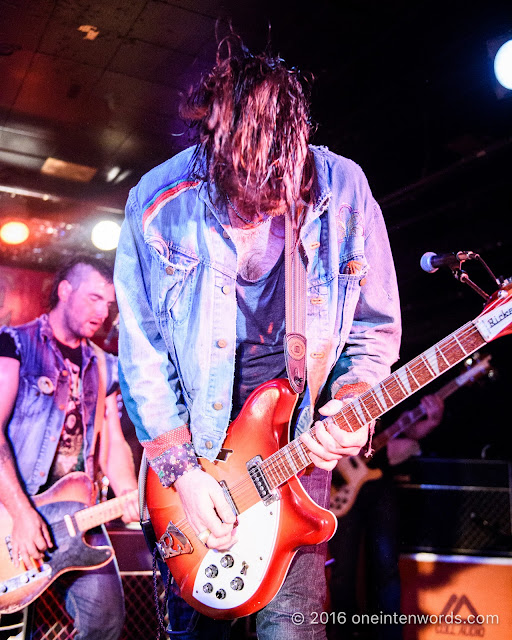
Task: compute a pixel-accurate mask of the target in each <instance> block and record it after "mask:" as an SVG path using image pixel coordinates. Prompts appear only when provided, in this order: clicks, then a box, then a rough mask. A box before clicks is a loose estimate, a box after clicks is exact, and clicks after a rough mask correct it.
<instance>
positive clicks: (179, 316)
mask: <svg viewBox="0 0 512 640" xmlns="http://www.w3.org/2000/svg"><path fill="white" fill-rule="evenodd" d="M151 249H152V254H153V264H152V269H153V270H154V272H155V273H153V274H152V275H154V276H156V277H152V278H151V280H152V282H156V283H158V285H157V286H158V290H157V291H153V292H152V294H153V308H154V309H155V305H156V309H157V310H158V314H159V315H164V316H168V317H169V318H170V319H171V320H172V322H173V323H174V324H181V323H183V322H184V321H185V320H186V319H187V318H188V316H189V314H190V310H191V308H192V300H193V296H194V290H195V282H196V272H197V269H196V267H197V265H198V264H199V259H198V258H194V257H192V256H188V255H186V254H184V253H181V252H179V251H176V250H174V249H172V248H171V249H170V250H169V252H168V255H162V254H161V253H160V251H159V249H157V248H155V247H154V246H152V247H151Z"/></svg>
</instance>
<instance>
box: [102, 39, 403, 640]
mask: <svg viewBox="0 0 512 640" xmlns="http://www.w3.org/2000/svg"><path fill="white" fill-rule="evenodd" d="M182 115H183V116H184V117H185V119H186V120H187V121H188V122H189V123H190V124H191V125H192V127H194V128H195V131H196V133H197V137H196V140H197V145H196V146H195V147H192V148H190V149H187V150H185V151H183V152H181V153H179V154H178V155H177V156H175V157H174V158H172V159H171V160H169V161H167V162H166V163H164V164H162V165H160V166H159V167H156V168H155V169H153V170H152V171H150V172H149V173H148V174H146V175H145V176H144V177H143V178H142V180H141V181H140V182H139V184H138V185H137V186H136V187H134V188H133V189H132V191H131V193H130V196H129V199H128V202H127V207H126V220H125V223H124V225H123V230H122V233H121V240H120V244H119V247H118V252H117V257H116V268H115V284H116V293H117V295H118V302H119V307H120V318H121V322H120V352H119V355H120V383H121V389H122V392H123V397H124V400H125V403H126V407H127V409H128V412H129V414H130V417H131V419H132V421H133V422H134V424H135V427H136V430H137V434H138V437H139V440H140V441H141V443H142V445H143V446H144V449H145V452H146V456H147V459H148V461H149V464H150V466H151V467H152V469H153V470H154V471H155V472H156V473H157V474H158V477H159V479H160V481H161V483H162V484H163V485H164V486H165V487H169V486H171V485H173V486H174V487H175V488H176V490H177V492H178V494H179V496H180V498H181V502H182V504H183V508H184V510H185V514H186V517H187V520H188V522H189V523H190V525H191V528H192V529H193V531H194V532H195V533H196V535H199V539H200V540H201V541H203V542H204V543H205V544H206V545H207V546H208V547H209V548H210V549H228V548H229V547H230V546H231V545H233V544H234V542H235V540H236V526H234V525H235V515H234V513H233V510H232V508H231V507H230V506H229V505H228V502H227V501H226V499H225V497H224V493H223V491H222V489H221V487H220V486H219V484H218V483H217V482H216V481H214V480H213V478H212V477H211V476H209V475H208V474H206V473H205V472H204V471H203V470H202V469H201V467H200V466H199V464H198V461H197V456H202V457H204V458H206V459H208V460H210V461H212V460H215V458H216V456H217V455H218V453H219V450H220V449H221V447H222V443H223V440H224V437H225V434H226V430H227V427H228V424H229V422H230V421H231V420H233V419H234V418H235V417H236V416H237V415H238V413H239V412H240V409H241V407H242V406H243V404H244V402H245V400H246V399H247V397H248V396H249V394H250V393H251V392H252V391H253V390H254V389H255V388H257V387H258V386H259V385H260V384H261V383H263V382H265V381H266V380H269V379H274V378H283V377H286V366H285V357H284V350H283V337H284V333H285V303H284V300H285V293H284V264H283V262H284V260H283V254H284V230H285V217H286V216H288V217H291V218H292V219H293V223H294V224H295V227H296V228H297V229H298V236H299V243H298V244H299V245H300V247H299V248H300V251H301V255H302V259H303V262H304V263H305V266H306V280H307V298H306V302H305V308H304V310H303V311H304V315H305V322H306V327H305V334H306V338H307V372H308V373H307V389H306V394H305V396H304V398H303V400H302V405H303V407H304V410H303V411H302V414H301V417H300V419H299V421H298V424H297V425H296V427H295V436H300V437H301V438H302V441H303V443H304V444H305V445H306V446H307V448H308V449H309V457H310V459H311V461H312V462H313V463H314V465H315V466H314V470H312V471H311V472H310V473H308V474H306V475H305V476H304V477H303V478H302V479H301V481H302V484H303V486H304V487H305V489H306V490H307V491H308V493H309V495H310V496H311V497H313V499H314V500H315V501H316V502H318V503H319V504H321V505H323V506H326V505H327V504H328V497H329V483H330V474H329V471H330V470H331V469H332V468H333V467H334V465H335V464H336V461H337V460H338V459H339V458H340V456H342V455H354V454H356V453H357V452H359V450H360V448H361V447H362V446H363V445H364V444H365V443H366V441H367V439H368V427H367V426H363V427H362V428H361V429H359V430H358V431H356V432H354V433H347V432H345V431H342V430H341V429H339V428H338V427H337V426H334V425H332V426H329V428H328V429H327V428H326V427H325V426H324V425H323V424H322V423H321V422H317V423H316V440H314V439H313V438H312V437H311V435H309V434H308V433H307V432H306V431H307V429H308V428H309V427H310V426H311V424H312V419H313V412H314V411H315V410H318V411H320V412H321V413H323V415H333V414H335V413H337V412H338V411H339V409H340V407H341V406H342V403H343V401H342V400H341V399H340V398H341V397H344V396H346V395H347V394H349V393H352V394H358V393H361V392H362V391H363V390H364V389H367V388H368V385H371V384H375V383H376V382H378V381H379V380H381V379H382V378H384V377H385V376H386V375H387V374H388V372H389V368H390V365H391V364H392V363H393V362H394V361H395V360H396V358H397V352H398V342H399V334H400V320H399V305H398V293H397V287H396V279H395V272H394V268H393V262H392V258H391V252H390V249H389V243H388V240H387V234H386V230H385V227H384V223H383V220H382V215H381V212H380V209H379V207H378V205H377V204H376V202H375V200H374V199H373V197H372V195H371V192H370V189H369V187H368V184H367V181H366V178H365V176H364V174H363V173H362V171H361V170H360V168H359V167H358V166H357V165H355V164H354V163H353V162H351V161H349V160H347V159H345V158H342V157H340V156H337V155H335V154H333V153H331V152H330V151H328V150H327V149H325V148H320V147H313V146H311V145H309V144H308V142H309V132H310V120H309V100H308V97H307V88H306V83H305V81H304V79H303V78H302V76H301V74H300V73H299V72H298V71H297V70H296V69H288V68H287V67H286V66H285V64H284V62H283V60H281V59H280V58H274V57H271V56H270V55H267V54H264V55H257V56H254V55H252V54H251V53H250V52H248V51H247V49H246V48H245V47H244V46H243V45H242V43H241V42H240V41H239V39H238V38H237V36H236V35H235V34H231V35H230V36H228V37H227V38H226V39H225V40H224V41H223V42H221V43H220V45H219V49H218V54H217V64H216V65H215V67H214V69H213V70H212V71H211V73H210V74H209V75H207V76H206V77H205V78H204V79H203V81H202V82H201V84H200V85H199V86H198V88H197V89H196V90H195V91H194V92H193V93H192V94H191V95H190V97H189V99H188V101H187V103H186V105H185V106H184V109H183V112H182ZM336 363H338V365H337V367H336V371H337V375H336V377H334V378H330V379H329V380H328V378H329V373H330V372H331V370H333V368H334V365H335V364H336ZM248 437H250V435H248ZM324 559H325V545H320V546H318V547H309V548H302V549H300V550H299V552H298V553H297V555H296V556H295V558H294V560H293V563H292V565H291V568H290V571H289V572H288V576H287V578H286V580H285V582H284V584H283V585H282V587H281V590H280V591H279V593H278V594H277V595H276V597H275V598H274V599H273V600H272V601H271V602H270V603H269V604H268V605H267V606H266V607H264V608H263V609H262V610H261V611H260V612H259V613H258V614H257V633H258V637H259V638H261V639H265V640H270V639H272V640H282V639H291V638H294V639H295V638H313V637H315V638H316V637H318V638H323V637H325V630H324V627H323V626H322V624H314V618H313V617H312V614H313V613H314V612H316V613H317V614H319V613H320V612H321V611H322V609H323V606H324V596H325V575H324ZM294 613H302V614H303V615H304V619H305V623H304V624H303V625H296V624H295V625H294V623H293V620H294V618H293V614H294ZM194 618H195V617H194V616H192V619H191V622H190V624H189V625H188V627H187V628H186V629H181V630H180V629H174V628H173V634H174V635H175V636H176V637H182V638H187V639H188V638H210V637H211V638H213V637H215V638H220V637H223V638H224V637H228V635H229V629H228V628H227V627H226V625H223V624H222V623H220V624H218V625H215V624H213V622H212V621H210V622H205V621H204V620H198V621H195V620H194ZM319 621H320V619H317V622H319ZM171 622H172V621H171ZM312 623H313V624H312ZM180 634H181V635H180ZM173 637H174V636H173Z"/></svg>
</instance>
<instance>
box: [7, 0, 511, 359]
mask: <svg viewBox="0 0 512 640" xmlns="http://www.w3.org/2000/svg"><path fill="white" fill-rule="evenodd" d="M229 19H230V20H232V22H233V25H234V27H235V29H236V30H238V31H239V32H240V33H241V35H242V36H243V37H244V39H245V41H246V42H247V44H248V45H249V46H250V47H251V48H252V49H253V50H259V49H261V48H263V47H264V46H265V45H266V43H267V40H268V37H269V35H268V34H269V25H270V27H271V42H272V48H273V51H274V52H275V53H279V54H280V55H282V56H283V57H284V58H285V59H286V61H287V62H288V63H289V64H293V65H295V66H298V67H299V68H301V69H303V70H304V71H308V72H312V73H313V74H314V76H315V78H316V80H315V84H314V91H313V115H314V119H315V121H316V122H317V125H318V126H317V130H316V133H315V136H314V142H315V143H317V144H326V145H328V146H329V147H330V148H331V149H333V150H334V151H336V152H338V153H341V154H343V155H346V156H348V157H351V158H352V159H354V160H355V161H356V162H358V163H359V164H361V165H362V167H363V168H364V170H365V172H366V173H367V175H368V178H369V180H370V184H371V185H372V188H373V191H374V193H375V195H376V197H377V199H378V200H379V201H380V203H381V205H382V207H383V211H384V215H385V217H386V221H387V224H388V228H389V233H390V238H391V243H392V247H393V250H394V253H395V258H396V264H397V271H398V276H399V281H400V287H401V291H402V300H403V307H404V320H405V321H406V322H407V323H408V325H410V326H414V328H415V331H414V335H411V336H410V337H409V341H407V342H406V344H410V345H411V348H412V349H414V347H415V346H416V345H415V343H416V342H417V341H419V338H418V336H420V335H421V336H427V338H428V337H430V335H435V333H436V332H437V330H438V324H442V325H443V327H444V326H445V325H450V323H451V321H448V322H447V318H449V317H450V316H451V315H452V314H453V315H454V316H455V317H454V320H453V322H454V323H456V322H457V321H458V320H459V316H461V320H462V321H464V320H465V319H466V315H467V313H470V314H472V313H473V312H474V310H478V309H479V308H480V299H479V298H478V297H477V296H476V294H474V293H473V292H471V291H470V290H469V289H465V288H464V287H463V286H462V285H460V284H457V283H456V282H455V281H454V280H452V279H451V276H450V274H439V273H438V274H435V275H432V276H427V275H426V274H424V273H423V272H421V271H420V269H419V266H418V263H419V258H420V256H421V255H422V253H423V252H425V251H427V250H433V251H452V250H459V249H471V250H473V251H477V252H481V254H482V255H483V257H484V258H485V259H486V260H487V261H488V262H489V263H490V266H491V267H492V268H495V269H496V270H497V271H498V273H499V274H503V275H506V276H509V275H512V265H511V264H510V259H509V258H510V254H511V250H510V249H511V241H510V237H509V232H510V230H511V224H510V221H509V220H510V214H511V212H512V206H511V205H512V196H511V191H512V189H511V186H512V179H511V158H512V153H511V151H512V96H509V95H499V92H497V90H496V86H495V83H494V80H493V75H492V62H491V57H490V55H489V48H492V46H493V41H494V42H497V41H499V40H500V39H503V38H504V37H505V36H506V35H507V33H508V34H509V35H510V34H511V32H512V4H511V3H510V2H504V3H498V2H493V1H492V0H490V1H487V2H482V1H480V0H477V1H475V2H472V3H468V2H449V1H448V2H446V1H445V2H442V3H441V2H436V1H429V2H421V1H420V2H418V1H416V2H411V1H410V0H409V1H407V2H405V1H401V0H395V1H388V2H382V0H367V1H363V0H331V1H327V0H315V1H313V0H311V1H310V2H307V3H306V2H300V1H298V0H295V1H291V0H282V1H279V0H274V1H273V2H271V1H270V0H259V1H254V0H243V1H240V0H239V1H238V2H236V1H233V0H224V1H222V0H103V1H96V2H95V1H88V0H56V1H52V0H0V87H1V90H0V221H1V220H3V219H5V218H7V217H9V216H13V215H17V216H19V217H23V216H26V217H31V218H32V219H35V220H36V221H38V223H39V222H41V226H40V229H42V231H41V233H40V234H39V240H38V242H39V244H40V245H41V246H39V245H38V246H34V245H31V249H30V251H31V253H29V254H27V253H26V251H27V250H25V249H18V250H15V249H12V248H6V247H5V246H3V247H2V248H1V249H0V260H1V261H2V262H3V263H13V262H14V263H18V264H24V265H26V264H31V265H35V266H38V267H39V268H41V267H47V268H51V267H52V265H53V262H54V260H55V259H56V258H57V257H60V256H61V255H62V254H66V253H69V252H70V251H73V250H75V249H76V246H77V245H80V246H85V245H86V244H87V242H88V239H87V238H86V237H85V236H83V235H80V234H81V233H82V232H83V228H84V227H86V230H87V229H88V225H90V224H91V223H92V221H93V220H95V219H96V218H97V217H98V216H99V215H105V214H106V215H110V216H112V217H119V218H120V217H122V210H123V206H124V202H125V199H126V195H127V192H128V189H129V188H130V187H131V186H132V185H134V184H135V183H136V182H137V180H138V178H139V177H140V176H141V175H142V174H143V173H144V172H145V171H147V170H148V169H149V168H151V167H152V166H154V165H156V164H158V163H160V162H161V161H163V160H165V159H166V158H168V157H169V156H170V155H172V154H174V153H176V152H177V151H178V150H180V149H181V148H183V147H184V146H186V145H187V144H188V137H187V131H186V128H185V127H184V125H183V124H182V123H181V122H180V120H179V118H178V115H177V112H178V104H179V98H180V92H183V91H186V90H187V89H188V87H189V86H190V84H191V83H193V82H194V81H195V80H197V78H198V77H199V75H200V74H201V72H202V71H203V70H205V69H207V68H209V67H210V65H211V63H212V60H213V56H214V52H215V41H216V40H215V32H216V25H217V29H218V31H219V32H220V33H223V32H225V30H226V21H227V20H229ZM48 157H51V158H55V159H57V160H60V161H67V162H71V163H74V164H77V165H83V166H85V167H89V168H90V169H92V172H93V173H94V175H93V177H92V178H91V179H90V180H89V181H77V180H71V179H66V178H60V177H55V175H47V174H44V173H42V172H41V169H42V167H43V165H44V163H45V161H46V160H47V158H48ZM81 177H82V178H83V176H81ZM25 191H29V192H31V194H32V195H34V194H35V195H38V197H32V196H31V195H23V194H24V192H25ZM14 194H18V195H15V196H14ZM48 220H49V221H50V222H52V223H53V222H55V223H58V224H57V227H58V229H60V232H59V233H53V234H47V235H48V237H49V238H50V240H48V237H46V247H43V244H44V243H43V241H42V240H41V237H42V236H44V235H45V221H48ZM58 225H60V227H59V226H58ZM54 226H55V225H54ZM24 252H25V253H24ZM470 266H471V268H472V269H474V272H475V274H476V277H477V278H478V277H480V273H482V271H481V270H480V269H478V268H475V267H474V266H473V265H470ZM482 278H483V279H482V283H481V284H482V285H483V284H485V285H489V286H490V287H491V289H492V281H491V280H490V279H489V280H486V279H485V275H484V276H482ZM454 303H456V304H454ZM441 309H442V313H441ZM431 311H435V313H434V314H433V313H431ZM441 315H442V316H443V317H442V318H441V317H440V316H441ZM455 327H456V324H454V325H453V327H452V328H455ZM413 343H414V344H413Z"/></svg>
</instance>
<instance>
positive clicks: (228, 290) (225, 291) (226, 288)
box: [222, 284, 231, 295]
mask: <svg viewBox="0 0 512 640" xmlns="http://www.w3.org/2000/svg"><path fill="white" fill-rule="evenodd" d="M230 291H231V287H228V285H227V284H225V285H224V286H223V287H222V293H224V294H225V295H228V293H230Z"/></svg>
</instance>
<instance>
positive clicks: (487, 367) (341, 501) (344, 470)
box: [330, 356, 491, 518]
mask: <svg viewBox="0 0 512 640" xmlns="http://www.w3.org/2000/svg"><path fill="white" fill-rule="evenodd" d="M490 371H491V356H486V357H485V358H483V359H482V360H479V361H477V362H476V363H475V364H473V365H472V366H471V367H470V368H469V369H467V370H466V371H464V372H463V373H461V374H460V375H458V376H457V377H456V378H454V379H453V380H450V382H448V384H445V385H444V387H441V389H439V391H437V392H436V393H435V395H436V396H438V397H439V398H442V399H443V400H444V399H446V398H448V396H451V395H452V393H455V391H457V389H460V388H461V387H463V386H464V385H466V384H470V383H472V382H474V381H475V380H477V379H478V378H480V377H481V376H483V375H485V374H488V373H489V372H490ZM425 415H426V414H425V411H424V410H423V409H422V407H421V406H418V407H415V408H414V409H412V410H411V411H407V412H406V413H404V414H403V415H402V416H400V418H398V420H397V421H396V422H394V423H393V424H392V425H390V426H389V427H388V428H387V429H384V431H381V433H379V434H378V435H376V436H374V438H373V443H372V444H373V450H374V452H375V453H376V452H377V451H380V450H381V449H383V448H384V447H385V446H386V445H387V443H388V442H389V441H390V440H392V439H393V438H396V437H397V436H398V435H400V434H401V433H403V432H404V431H406V430H407V429H408V428H409V427H410V426H412V425H413V424H416V423H417V422H418V421H419V420H421V419H422V418H424V417H425ZM336 477H339V478H340V480H341V482H337V479H336ZM381 477H382V471H381V470H380V469H372V468H369V467H368V466H367V464H366V462H365V459H364V454H363V453H360V454H359V455H358V456H351V457H345V458H341V459H340V460H339V462H338V464H337V465H336V471H335V472H334V474H333V485H332V488H331V504H330V510H331V511H332V512H333V513H334V515H335V516H336V517H337V518H341V517H342V516H344V515H345V514H347V513H348V512H349V511H350V509H351V508H352V505H353V504H354V502H355V499H356V498H357V494H358V493H359V489H361V487H362V486H363V485H364V484H365V483H366V482H369V481H370V480H377V479H378V478H381Z"/></svg>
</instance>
